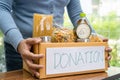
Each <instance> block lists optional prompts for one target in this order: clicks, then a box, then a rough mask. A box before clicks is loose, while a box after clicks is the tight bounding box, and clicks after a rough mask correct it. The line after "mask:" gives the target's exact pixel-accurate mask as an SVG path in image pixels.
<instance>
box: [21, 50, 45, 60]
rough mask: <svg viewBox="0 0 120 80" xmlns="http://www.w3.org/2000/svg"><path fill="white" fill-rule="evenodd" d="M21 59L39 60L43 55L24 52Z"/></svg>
mask: <svg viewBox="0 0 120 80" xmlns="http://www.w3.org/2000/svg"><path fill="white" fill-rule="evenodd" d="M22 57H24V58H27V59H32V60H35V59H39V58H42V57H44V55H43V54H34V53H32V52H30V51H28V50H26V51H25V52H24V53H23V54H22Z"/></svg>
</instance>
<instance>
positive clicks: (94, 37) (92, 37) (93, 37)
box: [89, 33, 103, 42]
mask: <svg viewBox="0 0 120 80" xmlns="http://www.w3.org/2000/svg"><path fill="white" fill-rule="evenodd" d="M89 39H90V42H103V40H102V39H101V38H100V37H99V36H98V35H97V34H96V33H92V34H91V35H90V37H89Z"/></svg>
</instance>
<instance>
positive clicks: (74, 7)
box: [67, 0, 95, 32]
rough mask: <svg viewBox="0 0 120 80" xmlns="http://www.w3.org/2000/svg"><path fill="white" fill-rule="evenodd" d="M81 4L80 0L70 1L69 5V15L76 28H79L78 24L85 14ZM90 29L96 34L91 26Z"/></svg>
mask: <svg viewBox="0 0 120 80" xmlns="http://www.w3.org/2000/svg"><path fill="white" fill-rule="evenodd" d="M80 4H81V3H80V0H70V3H69V4H68V5H67V11H68V15H69V17H70V19H71V22H72V23H73V25H74V27H77V22H78V21H79V20H80V13H81V12H83V10H82V8H81V5H80ZM87 20H88V19H87ZM90 28H91V30H92V32H95V31H94V29H93V27H92V26H91V25H90Z"/></svg>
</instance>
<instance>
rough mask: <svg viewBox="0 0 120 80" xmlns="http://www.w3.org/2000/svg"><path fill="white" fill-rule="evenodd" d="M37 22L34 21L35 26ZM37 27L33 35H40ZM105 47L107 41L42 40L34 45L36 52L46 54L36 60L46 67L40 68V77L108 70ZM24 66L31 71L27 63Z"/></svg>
mask: <svg viewBox="0 0 120 80" xmlns="http://www.w3.org/2000/svg"><path fill="white" fill-rule="evenodd" d="M37 16H38V15H37ZM39 17H40V16H39ZM47 18H49V20H50V18H51V20H50V21H52V17H50V16H47ZM34 19H35V17H34ZM50 21H49V22H50ZM38 22H39V21H38ZM46 23H47V21H46ZM36 24H37V23H35V22H34V26H36ZM50 25H52V22H51V24H50ZM35 29H36V30H38V29H37V28H34V31H33V37H39V36H40V35H39V34H38V33H39V31H38V32H36V31H35ZM49 33H50V32H49ZM46 34H47V33H46ZM46 34H45V35H46ZM105 47H107V43H106V42H62V43H56V42H42V43H39V44H37V45H34V49H33V51H34V53H36V54H38V53H39V54H44V57H43V58H41V59H40V60H37V61H35V63H36V64H41V65H44V68H42V69H40V70H39V72H40V77H39V78H40V79H42V78H50V77H58V76H67V75H75V74H84V73H93V72H101V71H106V70H107V68H108V61H107V59H106V58H107V56H108V55H107V53H106V52H105ZM23 68H24V69H25V70H27V71H29V69H28V68H27V65H26V64H25V63H24V64H23Z"/></svg>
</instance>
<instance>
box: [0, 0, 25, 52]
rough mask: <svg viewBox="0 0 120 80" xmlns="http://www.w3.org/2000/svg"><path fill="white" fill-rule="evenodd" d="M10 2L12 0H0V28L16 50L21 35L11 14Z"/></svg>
mask: <svg viewBox="0 0 120 80" xmlns="http://www.w3.org/2000/svg"><path fill="white" fill-rule="evenodd" d="M12 3H13V0H0V29H1V31H2V32H3V33H4V35H5V36H6V37H7V38H8V39H9V42H10V43H11V45H12V46H13V47H14V48H15V49H16V50H17V46H18V44H19V43H20V41H21V40H23V37H22V35H21V33H20V31H19V29H18V28H17V26H16V24H15V22H14V20H13V18H12V15H11V11H12Z"/></svg>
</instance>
